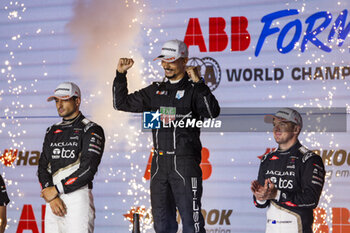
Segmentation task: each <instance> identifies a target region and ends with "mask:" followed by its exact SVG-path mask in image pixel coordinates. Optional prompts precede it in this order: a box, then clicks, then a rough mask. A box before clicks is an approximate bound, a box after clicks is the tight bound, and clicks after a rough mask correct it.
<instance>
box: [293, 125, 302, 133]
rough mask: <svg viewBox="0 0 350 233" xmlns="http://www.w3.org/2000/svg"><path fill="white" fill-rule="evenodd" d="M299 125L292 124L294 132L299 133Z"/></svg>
mask: <svg viewBox="0 0 350 233" xmlns="http://www.w3.org/2000/svg"><path fill="white" fill-rule="evenodd" d="M300 130H301V129H300V125H296V126H294V133H295V134H299V133H300Z"/></svg>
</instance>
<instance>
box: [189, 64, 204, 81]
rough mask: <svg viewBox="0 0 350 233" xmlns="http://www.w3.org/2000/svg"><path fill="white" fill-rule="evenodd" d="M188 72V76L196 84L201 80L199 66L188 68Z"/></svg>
mask: <svg viewBox="0 0 350 233" xmlns="http://www.w3.org/2000/svg"><path fill="white" fill-rule="evenodd" d="M186 72H187V74H188V76H189V77H190V78H191V79H192V81H193V82H195V83H196V82H198V81H199V80H200V79H201V78H200V74H199V69H198V67H197V66H188V67H187V68H186Z"/></svg>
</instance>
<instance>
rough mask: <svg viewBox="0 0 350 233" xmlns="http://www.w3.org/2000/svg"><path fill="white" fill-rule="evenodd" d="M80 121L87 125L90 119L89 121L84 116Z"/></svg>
mask: <svg viewBox="0 0 350 233" xmlns="http://www.w3.org/2000/svg"><path fill="white" fill-rule="evenodd" d="M81 122H83V124H84V125H87V124H89V123H90V122H91V121H90V120H89V119H87V118H84V119H82V120H81Z"/></svg>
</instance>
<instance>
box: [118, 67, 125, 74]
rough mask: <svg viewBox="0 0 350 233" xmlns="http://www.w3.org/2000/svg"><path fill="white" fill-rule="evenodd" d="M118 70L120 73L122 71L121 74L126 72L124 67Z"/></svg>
mask: <svg viewBox="0 0 350 233" xmlns="http://www.w3.org/2000/svg"><path fill="white" fill-rule="evenodd" d="M117 71H118V72H119V73H121V74H124V73H125V72H126V70H123V69H119V68H118V69H117Z"/></svg>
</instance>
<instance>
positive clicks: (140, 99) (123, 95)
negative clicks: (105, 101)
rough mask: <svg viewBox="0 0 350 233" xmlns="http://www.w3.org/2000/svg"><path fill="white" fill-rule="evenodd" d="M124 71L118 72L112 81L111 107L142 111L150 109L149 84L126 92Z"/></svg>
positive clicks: (128, 110) (127, 110)
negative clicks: (132, 91) (131, 91)
mask: <svg viewBox="0 0 350 233" xmlns="http://www.w3.org/2000/svg"><path fill="white" fill-rule="evenodd" d="M126 73H127V72H125V73H119V72H118V71H117V75H116V77H115V79H114V81H113V107H114V109H117V110H122V111H126V112H143V111H146V110H150V108H151V106H150V105H151V98H150V94H149V93H150V90H151V86H148V87H146V88H143V89H141V90H139V91H135V92H134V93H131V94H128V87H127V80H126Z"/></svg>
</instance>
